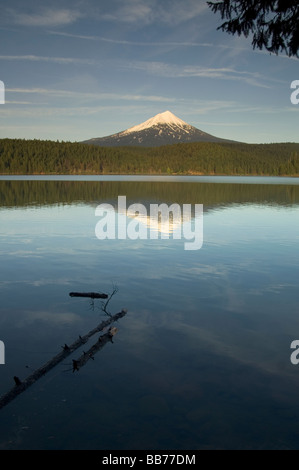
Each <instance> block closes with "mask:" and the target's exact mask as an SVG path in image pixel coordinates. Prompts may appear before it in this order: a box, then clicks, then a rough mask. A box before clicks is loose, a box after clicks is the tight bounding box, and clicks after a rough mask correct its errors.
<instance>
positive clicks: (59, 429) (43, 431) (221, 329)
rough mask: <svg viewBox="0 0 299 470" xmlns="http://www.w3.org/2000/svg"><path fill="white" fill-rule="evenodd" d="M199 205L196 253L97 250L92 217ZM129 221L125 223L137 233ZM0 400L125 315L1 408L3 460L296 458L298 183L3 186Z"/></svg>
mask: <svg viewBox="0 0 299 470" xmlns="http://www.w3.org/2000/svg"><path fill="white" fill-rule="evenodd" d="M121 195H122V196H126V198H127V201H128V204H132V203H139V204H143V205H144V206H145V207H146V208H148V207H149V205H150V204H153V203H162V202H164V203H166V204H168V205H170V204H172V203H177V204H179V205H180V207H183V205H184V204H191V205H192V207H194V206H195V204H203V208H204V215H203V246H202V248H201V249H199V250H192V251H188V250H185V249H184V240H183V239H173V237H172V236H171V235H170V238H169V239H162V238H161V237H159V238H158V239H155V240H154V239H150V238H147V239H137V240H130V239H122V240H117V239H115V240H113V239H107V240H99V239H98V238H97V237H96V236H95V227H96V224H97V222H98V220H99V217H96V215H95V210H96V208H97V206H98V205H99V204H104V203H105V204H111V205H112V206H113V207H116V205H117V198H118V196H121ZM131 222H132V220H131V221H130V220H129V218H128V219H127V220H126V223H127V224H130V223H131ZM0 256H1V258H0V259H1V265H0V296H1V303H0V340H2V341H3V342H4V344H5V364H4V365H0V395H2V394H4V393H6V392H7V391H8V390H9V389H10V388H11V387H13V385H14V381H13V377H14V376H17V377H19V378H20V379H21V380H22V379H25V378H26V377H27V376H28V375H29V374H30V373H32V372H33V371H34V370H35V369H37V368H38V367H40V366H41V365H42V364H44V363H45V362H47V361H48V360H50V359H51V358H52V356H54V355H55V354H57V353H58V352H60V351H61V346H63V345H64V344H65V343H66V344H71V343H72V342H73V341H74V340H75V339H76V338H78V336H79V335H84V334H85V333H87V332H88V331H89V330H91V329H92V328H93V327H95V326H96V325H97V324H98V323H99V322H100V321H101V320H102V319H105V315H104V314H103V312H102V311H101V309H100V306H101V303H100V301H98V300H97V301H95V302H94V305H92V304H91V302H90V300H89V299H84V298H71V297H69V293H70V292H71V291H79V292H90V291H94V292H106V293H108V294H109V293H111V292H112V290H113V286H117V287H118V292H117V294H116V295H115V296H114V297H113V298H112V299H111V302H110V303H109V309H110V311H111V313H117V312H119V311H120V310H121V309H122V308H127V309H128V313H127V315H126V316H125V317H124V318H122V319H121V320H119V322H118V323H117V328H118V333H117V335H116V336H115V338H114V340H113V344H110V343H109V344H107V345H106V346H105V347H104V348H103V349H102V350H101V351H99V352H98V353H97V354H96V355H95V357H94V360H90V361H89V362H88V363H87V364H86V365H85V366H84V367H83V368H82V369H80V371H79V372H75V373H73V372H72V359H77V358H78V357H79V356H80V355H81V354H82V349H83V350H86V349H87V348H88V347H89V346H92V344H93V343H94V342H96V340H97V336H95V337H94V338H92V339H90V341H89V343H88V346H87V345H85V346H83V348H82V349H81V350H78V351H76V352H74V353H73V355H72V356H70V358H68V359H66V360H65V361H63V362H62V363H61V364H59V365H57V366H56V368H55V369H53V370H52V371H51V372H50V373H49V374H47V375H45V376H44V377H43V378H42V379H40V380H39V381H37V382H36V383H35V384H34V385H33V386H32V387H31V388H29V389H28V390H27V391H25V392H24V393H23V394H21V395H19V396H18V397H17V398H16V399H15V400H14V401H12V402H11V403H10V404H9V405H7V407H5V408H3V409H2V410H0V449H99V450H100V449H109V450H113V449H122V450H133V449H145V450H149V449H157V450H158V449H172V450H185V449H193V450H196V449H247V448H249V449H298V448H299V427H298V423H299V400H298V389H299V365H298V366H296V365H293V364H292V363H291V361H290V356H291V354H292V352H293V350H291V349H290V345H291V343H292V342H293V341H294V340H299V310H298V305H299V290H298V280H299V263H298V261H299V180H298V179H296V178H283V179H279V178H225V177H220V178H205V177H194V178H193V177H187V178H169V177H168V178H166V177H165V178H164V177H162V178H149V177H113V176H110V177H0Z"/></svg>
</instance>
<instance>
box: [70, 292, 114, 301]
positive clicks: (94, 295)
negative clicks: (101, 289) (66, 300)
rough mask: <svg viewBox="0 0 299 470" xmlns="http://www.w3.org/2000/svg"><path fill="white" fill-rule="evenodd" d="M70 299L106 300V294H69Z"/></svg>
mask: <svg viewBox="0 0 299 470" xmlns="http://www.w3.org/2000/svg"><path fill="white" fill-rule="evenodd" d="M70 297H88V298H89V299H108V295H107V294H99V293H98V292H70Z"/></svg>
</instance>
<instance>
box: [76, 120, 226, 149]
mask: <svg viewBox="0 0 299 470" xmlns="http://www.w3.org/2000/svg"><path fill="white" fill-rule="evenodd" d="M186 142H217V143H223V142H233V141H231V140H226V139H220V138H218V137H215V136H213V135H210V134H207V133H206V132H203V131H201V130H200V129H197V128H196V127H193V126H190V124H187V123H186V122H184V121H182V119H180V118H178V117H176V116H175V115H174V114H172V113H171V112H170V111H165V112H164V113H161V114H157V115H156V116H154V117H152V118H151V119H148V121H145V122H143V123H142V124H139V125H137V126H134V127H131V128H130V129H127V130H125V131H122V132H119V133H117V134H113V135H109V136H107V137H99V138H95V139H90V140H86V141H84V142H83V143H84V144H93V145H101V146H103V147H118V146H126V145H130V146H131V145H134V146H144V147H158V146H160V145H169V144H177V143H186Z"/></svg>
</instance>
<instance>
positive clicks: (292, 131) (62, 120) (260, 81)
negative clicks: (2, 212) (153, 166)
mask: <svg viewBox="0 0 299 470" xmlns="http://www.w3.org/2000/svg"><path fill="white" fill-rule="evenodd" d="M3 4H4V5H3ZM220 22H221V19H220V17H219V16H217V15H215V14H213V13H212V11H211V10H210V9H209V8H208V7H207V4H206V2H205V1H202V0H126V1H123V0H104V1H103V0H82V1H80V0H79V1H76V0H74V1H70V0H59V1H56V0H54V1H53V0H47V1H43V0H38V1H35V0H29V1H24V0H23V1H21V0H10V1H9V2H2V6H1V17H0V80H2V81H3V82H4V84H5V91H6V94H5V97H6V103H5V104H4V105H0V138H5V137H9V138H26V139H32V138H36V139H50V140H64V141H82V140H85V139H89V138H93V137H102V136H106V135H110V134H113V133H115V132H119V131H122V130H124V129H126V128H129V127H132V126H134V125H137V124H139V123H141V122H143V121H145V120H147V119H149V118H150V117H152V116H154V115H155V114H158V113H161V112H164V111H166V110H170V111H171V112H173V113H174V114H175V115H177V116H178V117H180V118H181V119H183V120H184V121H186V122H188V123H189V124H192V125H194V126H195V127H198V128H199V129H202V130H203V131H205V132H208V133H210V134H214V135H216V136H218V137H223V138H229V139H234V140H240V141H244V142H249V143H251V142H257V143H267V142H286V141H288V142H298V141H299V138H298V128H299V126H298V124H299V114H298V113H299V105H293V104H292V103H291V101H290V96H291V93H292V90H291V88H290V87H291V82H292V81H294V80H299V60H298V59H295V58H288V57H286V56H284V55H281V56H276V55H270V54H269V53H267V52H264V51H253V49H252V46H251V41H250V39H246V38H243V37H234V36H230V35H227V34H226V33H223V32H222V31H217V27H218V26H219V24H220Z"/></svg>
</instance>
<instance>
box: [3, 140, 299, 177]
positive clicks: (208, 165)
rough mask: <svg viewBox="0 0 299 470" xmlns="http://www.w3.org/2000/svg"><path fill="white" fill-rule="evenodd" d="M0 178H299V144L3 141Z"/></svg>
mask: <svg viewBox="0 0 299 470" xmlns="http://www.w3.org/2000/svg"><path fill="white" fill-rule="evenodd" d="M0 174H2V175H9V174H14V175H20V174H22V175H24V174H25V175H30V174H32V175H33V174H58V175H59V174H79V175H80V174H90V175H92V174H149V175H160V174H170V175H172V174H173V175H261V176H263V175H264V176H299V144H297V143H281V144H239V143H232V144H230V143H222V144H217V143H206V142H200V143H189V144H175V145H167V146H162V147H152V148H149V147H98V146H94V145H88V144H81V143H73V142H58V141H57V142H54V141H48V140H45V141H43V140H25V139H0Z"/></svg>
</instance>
